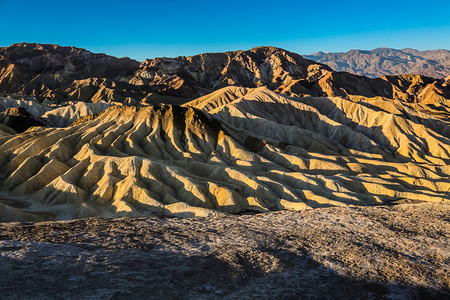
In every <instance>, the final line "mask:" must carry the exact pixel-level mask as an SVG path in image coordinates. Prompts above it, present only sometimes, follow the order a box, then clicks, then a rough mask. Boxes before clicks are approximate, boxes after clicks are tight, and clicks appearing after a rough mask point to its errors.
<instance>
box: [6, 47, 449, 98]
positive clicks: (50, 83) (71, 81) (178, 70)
mask: <svg viewBox="0 0 450 300" xmlns="http://www.w3.org/2000/svg"><path fill="white" fill-rule="evenodd" d="M333 67H335V66H333ZM336 70H340V69H339V68H336ZM345 71H349V70H345ZM412 72H413V71H411V72H409V71H408V72H396V73H394V74H401V75H399V76H388V77H382V78H377V79H372V78H367V77H364V76H357V75H353V74H350V73H346V72H337V71H335V70H333V69H332V68H330V67H328V66H327V65H325V64H322V63H319V62H315V61H313V60H309V59H305V58H304V57H302V56H301V55H298V54H296V53H292V52H289V51H286V50H283V49H279V48H274V47H257V48H253V49H250V50H246V51H230V52H224V53H204V54H199V55H195V56H189V57H184V56H182V57H176V58H165V57H163V58H155V59H147V60H146V61H144V62H142V63H139V62H137V61H134V60H131V59H128V58H115V57H112V56H107V55H105V54H95V53H91V52H89V51H87V50H85V49H79V48H74V47H60V46H57V45H46V44H26V43H21V44H14V45H11V46H9V47H3V48H0V92H1V93H5V94H16V95H21V96H33V97H35V98H36V99H37V100H38V101H40V102H43V101H47V102H53V103H63V102H67V101H83V102H100V101H104V102H108V103H113V102H117V103H123V104H126V105H139V104H142V105H159V104H161V103H165V104H183V103H186V102H188V101H191V100H194V99H196V98H198V97H201V96H204V95H207V94H209V93H212V92H214V91H216V90H219V89H221V88H223V87H227V86H239V87H249V88H257V87H263V86H264V87H267V88H269V89H270V90H272V91H275V92H277V93H281V94H284V95H287V96H299V97H306V96H313V97H323V96H328V97H334V96H339V97H343V98H345V99H354V98H359V97H369V98H373V97H384V98H389V99H395V100H402V101H407V102H433V101H441V100H443V99H448V98H450V87H449V85H448V84H447V82H446V81H445V80H444V79H442V78H441V79H436V78H432V77H429V76H424V75H405V74H411V73H412ZM384 74H386V75H389V74H392V73H390V72H386V73H384Z"/></svg>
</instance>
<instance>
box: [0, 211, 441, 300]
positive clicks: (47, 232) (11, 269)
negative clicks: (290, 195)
mask: <svg viewBox="0 0 450 300" xmlns="http://www.w3.org/2000/svg"><path fill="white" fill-rule="evenodd" d="M449 216H450V205H448V204H436V203H435V204H431V203H423V204H415V205H408V204H402V205H396V206H373V207H330V208H319V209H314V210H307V211H302V212H289V211H282V212H274V213H267V214H255V215H241V216H229V217H222V218H194V219H178V218H156V217H154V218H134V219H131V218H120V219H99V218H91V219H80V220H72V221H60V222H42V223H1V224H0V254H1V256H0V265H1V272H0V295H1V298H2V299H25V298H27V299H28V298H32V299H44V298H45V299H48V298H65V299H140V298H146V299H148V298H151V299H152V298H155V299H180V298H183V299H213V298H225V299H252V298H258V299H274V298H275V299H276V298H280V299H290V298H292V299H297V298H308V299H348V298H352V299H379V298H388V299H414V298H416V299H421V298H422V299H433V298H435V299H444V298H448V297H450V277H449V267H450V263H449V262H450V217H449Z"/></svg>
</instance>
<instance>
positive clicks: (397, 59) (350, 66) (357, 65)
mask: <svg viewBox="0 0 450 300" xmlns="http://www.w3.org/2000/svg"><path fill="white" fill-rule="evenodd" d="M304 57H306V58H308V59H311V60H314V61H317V62H320V63H323V64H326V65H328V66H330V67H331V68H332V69H333V70H336V71H345V72H350V73H353V74H357V75H364V76H368V77H372V78H375V77H381V76H382V75H402V74H421V75H425V76H430V77H434V78H444V77H447V76H449V75H450V51H449V50H443V49H440V50H427V51H418V50H414V49H409V48H407V49H402V50H397V49H391V48H377V49H375V50H370V51H366V50H351V51H348V52H336V53H333V52H323V51H319V52H316V53H313V54H311V55H304Z"/></svg>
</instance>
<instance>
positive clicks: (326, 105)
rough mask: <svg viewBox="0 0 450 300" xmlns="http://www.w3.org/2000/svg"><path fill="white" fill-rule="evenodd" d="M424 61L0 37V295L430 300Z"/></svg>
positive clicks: (438, 151)
mask: <svg viewBox="0 0 450 300" xmlns="http://www.w3.org/2000/svg"><path fill="white" fill-rule="evenodd" d="M406 52H407V53H412V54H411V55H413V54H414V55H419V54H420V55H423V56H424V57H428V56H427V55H435V54H436V53H437V52H436V53H435V52H433V53H431V52H430V53H428V52H427V53H416V52H413V51H409V52H408V51H406V50H405V51H403V52H402V53H400V54H399V53H397V52H395V51H391V52H389V55H390V56H395V55H404V53H406ZM439 53H440V52H439ZM327 57H328V56H327ZM431 58H432V57H431V56H430V57H428V58H427V59H431ZM333 59H338V58H333ZM398 61H399V63H404V64H405V69H398V70H409V69H407V65H408V64H410V62H409V60H408V61H406V62H402V61H401V59H400V57H399V58H398ZM443 66H444V65H443ZM410 69H411V70H416V69H414V68H410ZM396 70H397V69H396ZM434 70H440V71H442V72H441V73H439V74H440V75H436V73H433V74H428V73H423V72H422V73H423V74H409V73H405V72H400V73H401V74H395V75H392V74H391V73H388V72H387V73H385V74H386V75H384V76H372V77H377V78H369V77H365V76H360V75H355V74H351V73H347V72H342V71H335V70H333V69H332V68H331V67H329V66H327V65H325V64H322V63H320V60H319V62H316V61H314V60H309V59H307V58H305V57H303V56H301V55H299V54H296V53H292V52H289V51H286V50H283V49H280V48H274V47H257V48H253V49H251V50H246V51H232V52H225V53H205V54H200V55H195V56H190V57H184V56H183V57H176V58H165V57H164V58H155V59H148V60H146V61H144V62H142V63H140V62H137V61H134V60H132V59H129V58H116V57H112V56H108V55H106V54H95V53H91V52H89V51H87V50H84V49H79V48H74V47H60V46H57V45H44V44H26V43H21V44H15V45H12V46H9V47H3V48H0V93H1V94H0V222H1V223H0V253H1V256H0V260H1V265H2V266H3V269H4V270H7V271H6V272H3V273H2V275H0V293H1V294H2V298H6V299H24V298H35V299H46V298H53V297H56V298H74V299H77V298H93V299H104V298H110V299H123V298H130V299H131V298H133V299H136V298H157V299H167V298H173V299H175V298H191V299H199V298H200V299H203V298H205V299H212V298H218V297H220V298H227V297H228V298H230V299H231V298H232V299H235V298H266V299H269V298H270V299H273V298H282V299H285V298H293V299H297V298H301V297H304V298H305V297H306V298H314V299H336V298H338V299H348V298H349V297H350V298H361V299H380V298H388V299H411V298H412V299H444V298H448V297H450V294H449V288H450V281H449V258H450V246H449V245H450V243H449V238H450V219H449V217H448V216H449V207H450V206H449V205H450V164H449V163H450V119H449V117H450V104H449V103H450V102H449V101H450V100H449V99H450V81H449V80H450V77H448V75H450V74H447V73H445V72H446V71H445V70H446V69H445V68H444V67H442V68H434ZM366 71H367V72H368V73H367V74H369V73H370V72H372V71H370V70H366ZM378 71H379V70H376V72H378ZM418 73H420V72H418ZM361 74H366V73H364V72H362V73H361ZM370 74H372V73H370ZM374 74H375V73H374ZM424 74H425V75H424ZM429 75H432V76H429ZM58 278H59V279H58Z"/></svg>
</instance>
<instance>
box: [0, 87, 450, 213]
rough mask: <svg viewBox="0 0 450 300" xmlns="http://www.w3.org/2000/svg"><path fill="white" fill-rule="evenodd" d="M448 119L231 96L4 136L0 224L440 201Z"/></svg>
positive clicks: (449, 152)
mask: <svg viewBox="0 0 450 300" xmlns="http://www.w3.org/2000/svg"><path fill="white" fill-rule="evenodd" d="M191 106H195V107H197V108H194V107H191ZM200 109H202V110H203V111H204V112H202V111H200ZM446 109H447V107H446V106H444V105H442V106H440V107H436V109H432V108H431V107H429V106H420V105H417V104H411V105H409V104H405V103H402V102H396V101H387V100H382V99H380V100H372V101H369V100H364V101H359V102H354V101H350V100H345V99H342V98H338V97H333V98H325V97H322V98H318V97H309V98H308V97H306V98H289V97H286V96H283V95H279V94H276V93H274V92H272V91H270V90H269V89H266V88H258V89H240V88H234V87H230V88H225V89H223V90H221V91H218V92H216V93H213V94H211V95H210V96H209V97H208V96H205V97H203V98H201V99H198V100H196V101H194V102H192V103H189V104H188V105H187V106H186V107H177V106H170V105H164V106H161V107H142V108H132V107H111V108H109V109H107V110H106V111H105V112H103V113H102V114H100V115H99V116H98V117H93V118H92V117H91V118H86V119H84V120H83V121H80V122H77V123H76V125H74V126H72V127H69V128H47V129H43V128H41V129H39V128H34V129H30V130H28V131H26V132H24V133H21V134H16V135H9V134H8V132H7V131H3V135H2V136H1V137H0V168H1V169H0V170H1V172H0V174H1V176H2V177H1V178H0V188H1V190H2V191H4V195H3V199H2V200H1V201H0V203H1V204H0V218H1V220H3V221H13V220H47V219H49V220H52V219H70V218H81V217H91V216H136V215H148V214H152V213H157V214H165V215H178V216H187V217H189V216H217V215H223V214H224V213H243V212H248V211H254V212H265V211H270V210H283V209H287V210H303V209H306V208H313V207H323V206H342V205H350V206H353V205H377V204H383V203H401V202H410V201H429V202H443V201H444V202H445V201H448V199H449V198H450V195H449V193H448V191H449V190H450V180H449V176H450V166H449V162H450V139H449V137H450V131H449V130H450V129H449V121H448V114H445V113H444V111H445V110H446ZM443 110H444V111H443Z"/></svg>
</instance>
